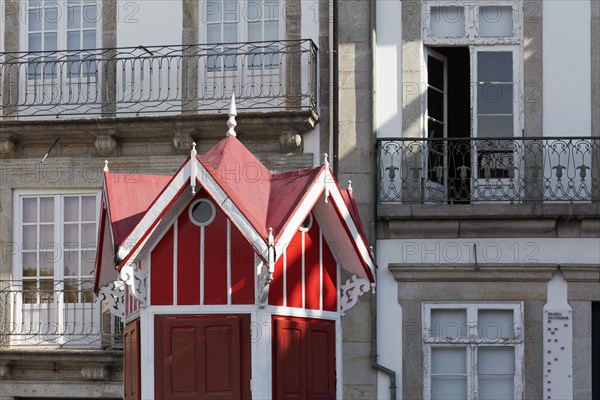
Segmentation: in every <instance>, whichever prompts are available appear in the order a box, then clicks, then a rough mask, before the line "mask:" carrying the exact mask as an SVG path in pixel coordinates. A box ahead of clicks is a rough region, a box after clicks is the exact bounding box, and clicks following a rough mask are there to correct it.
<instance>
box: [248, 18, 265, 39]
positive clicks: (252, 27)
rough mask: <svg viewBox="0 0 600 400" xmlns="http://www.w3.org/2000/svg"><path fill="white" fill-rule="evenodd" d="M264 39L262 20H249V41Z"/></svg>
mask: <svg viewBox="0 0 600 400" xmlns="http://www.w3.org/2000/svg"><path fill="white" fill-rule="evenodd" d="M261 40H262V22H248V41H249V42H259V41H261Z"/></svg>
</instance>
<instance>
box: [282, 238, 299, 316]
mask: <svg viewBox="0 0 600 400" xmlns="http://www.w3.org/2000/svg"><path fill="white" fill-rule="evenodd" d="M285 254H286V257H287V259H286V264H287V268H286V272H285V273H286V281H285V286H286V305H287V306H288V307H299V308H301V307H302V232H300V231H298V232H297V233H296V234H295V235H294V237H293V239H292V241H291V242H290V244H289V245H288V247H287V249H286V251H285Z"/></svg>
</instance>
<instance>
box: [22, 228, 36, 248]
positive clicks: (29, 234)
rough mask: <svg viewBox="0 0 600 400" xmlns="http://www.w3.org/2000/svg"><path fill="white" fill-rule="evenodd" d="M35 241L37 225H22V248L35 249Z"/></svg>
mask: <svg viewBox="0 0 600 400" xmlns="http://www.w3.org/2000/svg"><path fill="white" fill-rule="evenodd" d="M36 243H37V225H25V226H23V250H35V249H36V246H35V245H36Z"/></svg>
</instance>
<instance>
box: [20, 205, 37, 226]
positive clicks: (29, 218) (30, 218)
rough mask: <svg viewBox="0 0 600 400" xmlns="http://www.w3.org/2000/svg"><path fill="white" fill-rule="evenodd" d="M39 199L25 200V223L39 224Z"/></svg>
mask: <svg viewBox="0 0 600 400" xmlns="http://www.w3.org/2000/svg"><path fill="white" fill-rule="evenodd" d="M37 220H38V218H37V199H23V222H37Z"/></svg>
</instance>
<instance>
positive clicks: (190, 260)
mask: <svg viewBox="0 0 600 400" xmlns="http://www.w3.org/2000/svg"><path fill="white" fill-rule="evenodd" d="M188 208H189V206H188V207H186V208H185V209H184V210H183V211H182V212H181V214H180V215H179V218H178V220H177V228H178V235H177V304H178V305H196V304H200V227H199V226H198V225H195V224H194V223H193V222H192V221H191V220H190V217H189V214H188Z"/></svg>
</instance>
